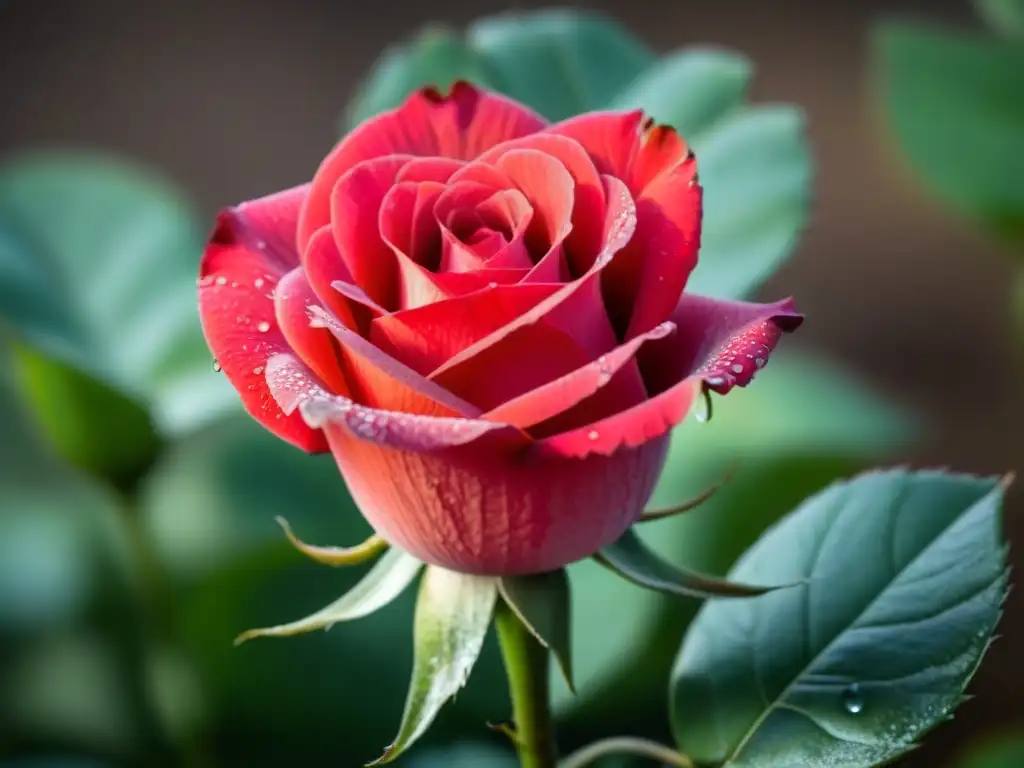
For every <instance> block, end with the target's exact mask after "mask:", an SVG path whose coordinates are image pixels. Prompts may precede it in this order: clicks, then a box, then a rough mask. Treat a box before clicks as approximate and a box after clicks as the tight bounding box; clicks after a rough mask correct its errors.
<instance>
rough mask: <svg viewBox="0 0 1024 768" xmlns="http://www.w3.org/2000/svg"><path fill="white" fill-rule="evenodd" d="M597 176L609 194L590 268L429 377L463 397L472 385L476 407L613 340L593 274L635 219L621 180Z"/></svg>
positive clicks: (580, 360)
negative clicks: (600, 238) (601, 247)
mask: <svg viewBox="0 0 1024 768" xmlns="http://www.w3.org/2000/svg"><path fill="white" fill-rule="evenodd" d="M603 181H604V183H605V185H606V195H607V197H608V199H609V201H610V204H609V207H608V211H607V213H606V218H605V227H604V229H605V247H604V250H603V252H602V254H601V255H600V256H599V257H598V259H596V260H595V262H594V264H593V265H592V266H591V268H590V271H589V272H588V273H587V274H586V275H584V276H583V277H582V278H580V279H579V280H577V281H575V282H573V283H569V284H567V285H561V286H559V288H558V290H557V291H555V292H554V293H553V294H551V295H550V296H549V297H548V298H546V299H544V300H543V301H541V302H540V303H539V304H537V305H536V306H535V307H534V308H533V309H531V310H529V311H527V312H524V313H523V314H522V315H520V316H519V317H517V318H516V319H515V320H513V321H512V322H510V323H509V324H508V325H506V326H504V327H502V328H500V329H498V330H496V331H495V332H494V333H491V334H489V335H488V336H485V337H484V338H482V339H480V340H479V341H478V342H476V343H474V344H471V345H470V346H469V347H467V348H466V349H464V350H463V351H462V352H460V353H458V354H456V355H454V356H453V357H451V358H450V359H449V360H447V361H446V362H445V363H444V364H443V365H441V366H440V367H439V368H437V369H436V370H434V371H433V372H432V373H431V374H430V379H432V380H434V381H437V382H439V383H441V384H442V385H443V386H445V387H446V388H448V389H449V390H450V391H453V392H460V393H465V394H464V395H463V396H465V397H467V398H468V397H469V394H468V393H469V392H472V393H473V394H472V397H473V400H474V402H476V403H478V404H480V406H481V407H482V408H488V407H496V406H497V405H499V404H500V403H502V402H504V401H506V400H509V399H511V398H513V397H517V396H518V395H521V394H523V393H524V392H527V391H529V390H530V389H534V388H536V387H538V386H540V385H541V384H543V383H545V382H546V381H550V380H551V379H554V378H557V377H559V376H562V375H564V374H566V373H568V372H569V371H571V370H573V369H574V368H578V367H580V366H582V365H585V364H586V363H588V362H589V361H591V360H593V359H595V358H596V357H597V356H598V355H600V354H604V353H605V352H607V351H609V350H610V349H611V348H612V347H613V346H614V338H615V337H614V333H613V332H612V330H611V327H610V325H608V324H607V318H606V317H605V316H604V314H603V313H604V308H603V306H602V305H601V302H600V295H599V292H598V281H599V279H600V274H601V270H603V269H604V268H605V266H607V265H608V264H609V263H610V262H612V261H613V259H614V257H615V254H616V253H617V252H618V251H620V250H621V249H622V247H623V245H624V244H625V243H627V242H628V241H629V238H630V236H631V235H632V233H633V229H634V227H635V226H636V219H635V215H634V208H633V201H632V198H631V197H630V196H629V192H628V191H627V190H626V189H625V186H624V185H623V184H622V183H621V182H619V181H618V180H616V179H612V178H607V177H606V178H604V179H603ZM602 317H603V318H604V324H603V325H602V323H601V322H600V320H601V318H602ZM577 337H578V338H577ZM581 344H582V345H585V346H581Z"/></svg>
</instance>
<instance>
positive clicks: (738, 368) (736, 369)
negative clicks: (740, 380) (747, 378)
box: [732, 363, 743, 373]
mask: <svg viewBox="0 0 1024 768" xmlns="http://www.w3.org/2000/svg"><path fill="white" fill-rule="evenodd" d="M732 372H733V373H743V366H742V365H740V364H739V363H734V364H733V366H732Z"/></svg>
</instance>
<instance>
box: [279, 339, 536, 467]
mask: <svg viewBox="0 0 1024 768" xmlns="http://www.w3.org/2000/svg"><path fill="white" fill-rule="evenodd" d="M266 378H267V386H268V388H269V389H270V393H271V395H273V397H274V399H275V400H276V401H277V404H278V405H279V406H280V408H281V410H282V411H284V412H285V413H286V414H291V413H294V412H295V411H298V412H299V414H301V416H302V419H303V421H305V423H306V424H307V425H308V426H309V427H310V428H311V429H323V428H324V427H326V426H327V425H329V424H336V425H338V426H341V427H343V428H344V429H345V430H346V431H347V432H348V433H349V434H351V435H352V436H353V437H355V438H357V439H359V440H364V441H366V442H370V443H375V444H377V445H380V446H386V447H389V448H395V449H398V450H403V451H415V452H429V451H437V450H443V449H446V448H455V447H458V446H462V445H466V444H467V443H472V442H475V441H477V440H480V439H481V438H483V437H485V436H489V437H493V438H496V439H498V440H499V441H500V442H502V443H504V444H506V446H507V447H509V448H513V447H517V446H521V445H524V444H526V443H528V442H530V438H529V436H527V435H526V434H525V433H524V432H522V431H520V430H518V429H516V428H515V427H512V426H510V425H508V424H502V423H498V422H493V421H484V420H482V419H473V418H460V417H450V416H421V415H416V414H409V413H397V412H394V411H384V410H380V409H377V408H369V407H367V406H364V405H359V404H358V403H355V402H353V401H352V400H350V399H349V398H347V397H342V396H341V395H334V394H331V393H330V392H328V391H327V390H326V389H324V387H323V386H322V385H321V384H320V383H319V382H318V381H317V379H316V377H315V376H314V375H313V373H312V372H311V371H310V370H309V368H308V367H306V365H305V364H304V363H302V362H301V361H300V360H299V359H298V358H297V357H295V355H293V354H291V353H280V354H277V355H275V356H274V357H272V358H270V360H268V361H267V369H266Z"/></svg>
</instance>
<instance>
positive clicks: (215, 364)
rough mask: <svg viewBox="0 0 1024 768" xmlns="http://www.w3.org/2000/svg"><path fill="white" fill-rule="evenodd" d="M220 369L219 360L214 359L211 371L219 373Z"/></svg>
mask: <svg viewBox="0 0 1024 768" xmlns="http://www.w3.org/2000/svg"><path fill="white" fill-rule="evenodd" d="M220 371H221V368H220V360H217V359H214V361H213V372H214V373H220Z"/></svg>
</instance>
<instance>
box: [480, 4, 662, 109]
mask: <svg viewBox="0 0 1024 768" xmlns="http://www.w3.org/2000/svg"><path fill="white" fill-rule="evenodd" d="M466 38H467V40H468V42H469V45H470V46H471V47H473V48H474V49H476V50H478V51H480V53H481V54H483V56H484V57H485V58H486V59H487V61H488V62H489V63H490V64H491V65H492V66H493V68H494V69H495V70H496V71H497V73H498V76H499V77H500V81H501V84H502V85H503V88H502V90H503V92H504V93H506V94H508V95H509V96H511V97H513V98H514V99H517V100H519V101H521V102H523V103H524V104H528V105H529V106H531V107H533V108H534V109H535V110H537V111H538V112H539V113H540V114H542V115H544V117H546V118H547V119H548V120H552V121H556V120H563V119H565V118H567V117H572V116H573V115H577V114H580V113H581V112H590V111H592V110H595V109H601V108H602V107H604V106H606V105H607V104H608V102H609V101H610V100H611V99H612V98H613V97H614V96H615V95H616V94H617V93H619V92H620V91H622V90H623V89H624V88H625V87H626V86H628V85H629V84H630V83H631V82H632V81H633V80H634V79H635V78H636V77H637V76H639V75H640V73H641V72H643V71H644V70H645V69H646V68H647V67H649V66H650V65H651V64H652V63H653V62H654V59H655V57H654V53H653V52H652V51H651V50H650V49H648V48H647V46H645V45H644V44H643V43H642V42H641V41H640V40H637V39H636V38H635V37H633V36H632V35H630V34H629V33H628V32H627V31H626V30H625V29H623V28H622V27H621V26H619V25H618V24H616V23H615V22H613V21H611V20H610V19H608V18H606V17H605V16H603V15H602V14H598V13H594V12H581V11H572V10H567V9H552V10H543V11H536V12H533V13H508V14H502V15H498V16H489V17H485V18H482V19H479V20H477V21H476V22H474V23H473V24H472V25H471V26H470V27H469V29H468V31H467V32H466Z"/></svg>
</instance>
